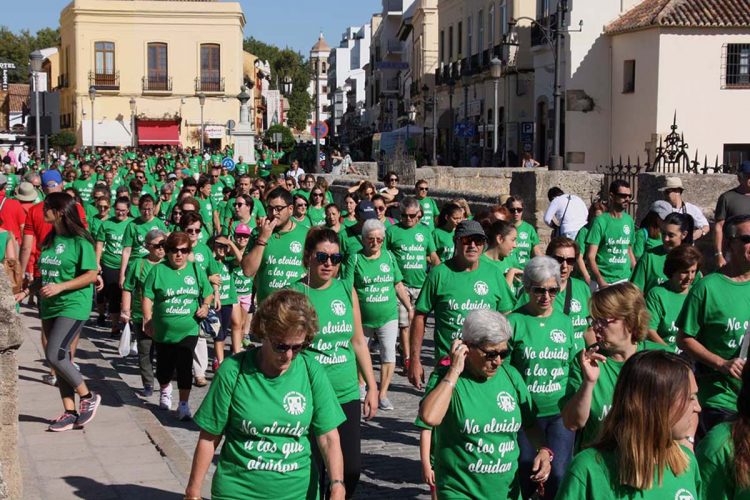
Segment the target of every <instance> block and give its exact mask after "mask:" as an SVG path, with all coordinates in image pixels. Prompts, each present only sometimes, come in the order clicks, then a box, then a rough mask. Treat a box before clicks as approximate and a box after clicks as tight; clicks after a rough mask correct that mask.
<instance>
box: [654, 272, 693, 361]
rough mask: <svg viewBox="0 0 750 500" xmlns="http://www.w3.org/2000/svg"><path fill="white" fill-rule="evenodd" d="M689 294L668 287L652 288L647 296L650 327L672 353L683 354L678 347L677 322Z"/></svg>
mask: <svg viewBox="0 0 750 500" xmlns="http://www.w3.org/2000/svg"><path fill="white" fill-rule="evenodd" d="M686 298H687V294H682V293H677V292H673V291H672V290H670V289H669V288H668V287H667V286H666V285H659V286H656V287H654V288H652V289H651V290H650V291H649V292H648V293H647V294H646V309H648V312H649V314H650V315H651V320H650V321H649V323H648V327H649V328H650V329H652V330H655V331H656V333H658V334H659V337H661V338H662V340H664V342H666V343H667V345H668V346H669V350H670V351H671V352H675V353H678V354H679V353H680V352H682V351H681V350H680V349H679V348H678V347H677V332H678V331H679V330H678V329H677V326H676V325H675V321H676V320H677V315H679V314H680V311H681V310H682V306H683V304H685V299H686Z"/></svg>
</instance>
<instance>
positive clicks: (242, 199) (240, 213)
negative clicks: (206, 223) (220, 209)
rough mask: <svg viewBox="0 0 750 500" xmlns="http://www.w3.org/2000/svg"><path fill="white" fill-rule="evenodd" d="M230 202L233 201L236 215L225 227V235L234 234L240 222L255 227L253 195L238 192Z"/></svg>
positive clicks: (223, 232)
mask: <svg viewBox="0 0 750 500" xmlns="http://www.w3.org/2000/svg"><path fill="white" fill-rule="evenodd" d="M229 203H232V208H233V213H234V217H233V218H232V221H231V223H230V224H229V226H228V227H224V229H223V231H222V234H223V235H224V236H229V235H230V234H234V232H235V230H236V229H237V227H239V226H240V224H244V225H246V226H247V227H249V228H250V229H252V228H254V227H255V225H256V224H255V218H254V217H253V209H254V206H255V200H253V197H252V196H250V195H249V194H238V195H237V196H236V197H235V198H233V199H231V200H230V201H229Z"/></svg>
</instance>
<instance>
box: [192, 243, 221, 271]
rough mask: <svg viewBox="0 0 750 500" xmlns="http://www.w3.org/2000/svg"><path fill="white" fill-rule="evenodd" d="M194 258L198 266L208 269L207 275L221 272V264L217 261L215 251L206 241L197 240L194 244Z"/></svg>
mask: <svg viewBox="0 0 750 500" xmlns="http://www.w3.org/2000/svg"><path fill="white" fill-rule="evenodd" d="M193 259H194V260H195V263H196V264H197V265H198V267H200V268H201V269H203V270H204V271H206V276H213V275H215V274H221V266H219V263H218V262H216V259H214V254H213V252H211V249H210V248H208V245H206V244H205V243H200V242H197V243H196V244H195V245H194V246H193Z"/></svg>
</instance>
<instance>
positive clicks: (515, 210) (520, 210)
mask: <svg viewBox="0 0 750 500" xmlns="http://www.w3.org/2000/svg"><path fill="white" fill-rule="evenodd" d="M509 210H510V211H511V212H512V213H514V214H520V213H521V212H523V207H520V208H518V207H516V208H510V209H509Z"/></svg>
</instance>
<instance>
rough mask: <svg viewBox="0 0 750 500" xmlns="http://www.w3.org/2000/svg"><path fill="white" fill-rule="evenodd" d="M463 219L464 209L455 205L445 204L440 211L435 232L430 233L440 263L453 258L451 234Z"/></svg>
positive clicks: (453, 247) (453, 246) (453, 244)
mask: <svg viewBox="0 0 750 500" xmlns="http://www.w3.org/2000/svg"><path fill="white" fill-rule="evenodd" d="M464 219H465V217H464V209H463V208H461V207H460V206H458V205H456V204H455V203H447V204H446V205H445V206H444V207H443V209H442V210H441V211H440V214H439V215H438V218H437V223H436V224H435V230H434V231H433V232H432V238H433V240H434V241H435V249H436V251H437V254H438V257H440V262H445V261H446V260H448V259H450V258H452V257H453V250H454V249H455V243H454V241H453V233H454V232H455V231H456V226H458V223H459V222H461V221H462V220H464Z"/></svg>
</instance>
